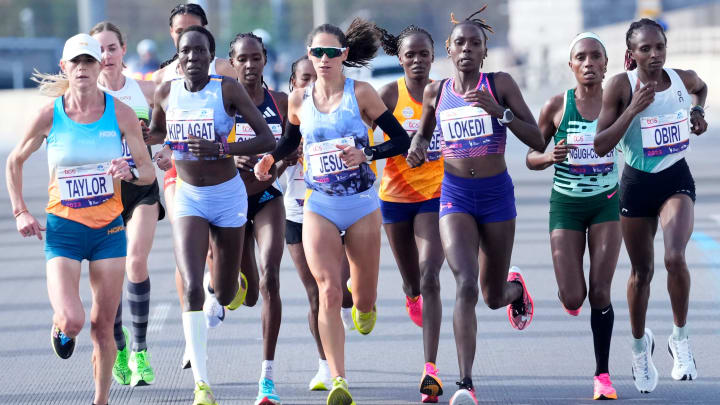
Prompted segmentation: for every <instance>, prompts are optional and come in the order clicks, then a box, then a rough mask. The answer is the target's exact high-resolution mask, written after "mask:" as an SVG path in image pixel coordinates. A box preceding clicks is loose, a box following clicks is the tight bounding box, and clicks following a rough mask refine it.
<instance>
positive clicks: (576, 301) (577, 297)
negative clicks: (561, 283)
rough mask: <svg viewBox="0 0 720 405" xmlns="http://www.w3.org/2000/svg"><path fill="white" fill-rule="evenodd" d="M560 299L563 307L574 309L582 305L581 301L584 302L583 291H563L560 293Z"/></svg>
mask: <svg viewBox="0 0 720 405" xmlns="http://www.w3.org/2000/svg"><path fill="white" fill-rule="evenodd" d="M560 301H562V304H563V306H564V307H565V308H567V309H569V310H571V311H574V310H576V309H579V308H580V307H582V304H583V302H585V291H569V292H564V291H563V292H561V293H560ZM591 302H592V300H591Z"/></svg>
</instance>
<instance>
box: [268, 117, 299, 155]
mask: <svg viewBox="0 0 720 405" xmlns="http://www.w3.org/2000/svg"><path fill="white" fill-rule="evenodd" d="M301 139H302V136H301V135H300V125H295V124H291V123H290V121H288V122H287V124H286V125H285V133H283V136H282V137H281V138H280V140H279V141H278V144H277V146H275V150H274V151H273V152H272V157H273V159H275V161H276V162H277V161H279V160H280V159H282V158H284V157H285V156H287V155H289V154H291V153H293V152H294V151H295V149H297V147H298V145H300V140H301Z"/></svg>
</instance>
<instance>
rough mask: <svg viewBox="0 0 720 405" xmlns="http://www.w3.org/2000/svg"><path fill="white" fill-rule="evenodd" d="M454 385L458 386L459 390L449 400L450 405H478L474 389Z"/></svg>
mask: <svg viewBox="0 0 720 405" xmlns="http://www.w3.org/2000/svg"><path fill="white" fill-rule="evenodd" d="M456 384H457V385H460V389H459V390H457V391H455V394H453V396H452V398H450V405H478V401H477V398H475V389H474V388H472V387H467V386H463V385H462V384H461V383H456Z"/></svg>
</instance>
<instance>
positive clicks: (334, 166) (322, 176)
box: [305, 136, 359, 183]
mask: <svg viewBox="0 0 720 405" xmlns="http://www.w3.org/2000/svg"><path fill="white" fill-rule="evenodd" d="M335 145H350V146H352V147H355V138H353V137H351V136H349V137H345V138H338V139H330V140H328V141H323V142H315V143H311V144H309V145H308V146H307V147H306V153H305V157H306V159H308V164H309V165H308V166H309V169H310V179H311V180H312V181H313V182H315V183H336V182H341V181H345V180H347V179H349V178H352V177H356V176H358V175H359V170H358V169H359V166H352V167H348V166H346V165H345V163H344V162H343V161H342V159H341V158H340V156H341V155H342V151H340V150H339V149H338V148H337V147H336V146H335Z"/></svg>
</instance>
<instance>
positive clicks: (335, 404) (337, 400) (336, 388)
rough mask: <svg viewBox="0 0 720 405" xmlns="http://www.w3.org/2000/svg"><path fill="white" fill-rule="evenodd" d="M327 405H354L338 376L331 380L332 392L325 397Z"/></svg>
mask: <svg viewBox="0 0 720 405" xmlns="http://www.w3.org/2000/svg"><path fill="white" fill-rule="evenodd" d="M327 405H355V401H353V399H352V395H350V390H348V384H347V381H345V379H344V378H342V377H340V376H338V377H335V379H334V380H333V385H332V391H330V394H328V397H327Z"/></svg>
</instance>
